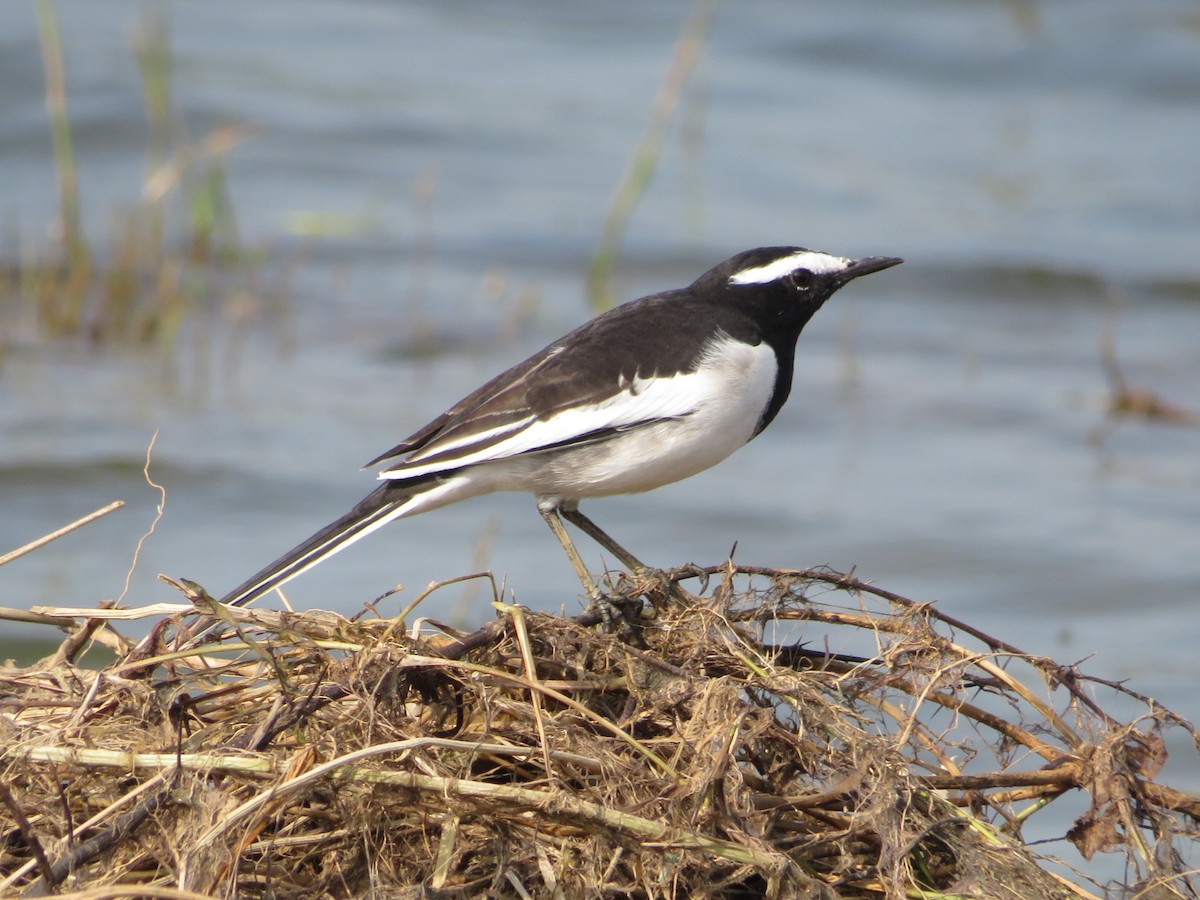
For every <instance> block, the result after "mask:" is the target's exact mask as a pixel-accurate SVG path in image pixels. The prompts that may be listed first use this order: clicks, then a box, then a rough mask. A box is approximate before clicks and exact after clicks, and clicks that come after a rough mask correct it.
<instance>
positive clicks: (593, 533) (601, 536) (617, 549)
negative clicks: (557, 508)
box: [561, 506, 649, 572]
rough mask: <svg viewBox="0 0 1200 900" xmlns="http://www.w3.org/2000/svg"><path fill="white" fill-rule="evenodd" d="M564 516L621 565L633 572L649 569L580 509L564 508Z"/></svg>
mask: <svg viewBox="0 0 1200 900" xmlns="http://www.w3.org/2000/svg"><path fill="white" fill-rule="evenodd" d="M561 511H562V515H563V518H565V519H566V520H567V521H568V522H570V523H571V524H572V525H574V526H575V527H576V528H578V529H579V530H580V531H582V532H583V533H584V534H586V535H587V536H588V537H590V538H591V539H592V540H593V541H595V542H596V543H597V544H599V545H600V546H601V547H603V548H604V549H605V550H607V551H608V552H609V553H611V554H612V555H613V556H615V557H616V558H617V559H619V560H620V561H621V565H623V566H625V568H627V569H630V570H631V571H633V572H646V571H648V570H649V567H648V566H647V565H646V564H645V563H643V562H642V561H641V560H639V559H638V558H637V557H636V556H634V555H633V554H632V553H630V552H629V551H628V550H626V549H625V548H624V547H622V546H621V545H620V544H618V543H617V542H616V541H614V540H613V539H612V538H611V537H610V536H609V534H608V532H606V531H605V530H604V529H602V528H601V527H600V526H599V525H597V524H596V523H595V522H593V521H592V520H591V519H589V518H588V517H587V516H585V515H584V514H583V513H581V512H580V511H579V508H578V507H571V506H564V507H562V510H561Z"/></svg>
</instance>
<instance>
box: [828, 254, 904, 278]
mask: <svg viewBox="0 0 1200 900" xmlns="http://www.w3.org/2000/svg"><path fill="white" fill-rule="evenodd" d="M902 262H904V260H902V259H900V257H898V256H864V257H863V258H862V259H856V260H855V261H854V262H852V263H850V265H849V266H847V267H846V268H845V269H844V270H843V271H842V272H841V273H839V274H838V282H839V284H845V283H846V282H847V281H851V280H853V279H855V278H858V277H859V276H860V275H870V274H871V273H872V272H882V271H883V270H884V269H890V268H891V267H892V266H898V265H900V263H902Z"/></svg>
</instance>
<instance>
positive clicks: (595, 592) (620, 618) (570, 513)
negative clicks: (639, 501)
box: [538, 499, 642, 639]
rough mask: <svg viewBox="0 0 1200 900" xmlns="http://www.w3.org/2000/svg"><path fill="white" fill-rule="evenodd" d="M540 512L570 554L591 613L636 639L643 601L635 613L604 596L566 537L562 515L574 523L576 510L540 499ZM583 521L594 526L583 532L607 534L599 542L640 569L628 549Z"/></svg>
mask: <svg viewBox="0 0 1200 900" xmlns="http://www.w3.org/2000/svg"><path fill="white" fill-rule="evenodd" d="M538 512H539V513H541V516H542V518H543V519H545V520H546V524H547V525H549V526H550V530H551V531H553V532H554V536H555V537H556V538H558V542H559V543H560V544H561V545H562V548H563V552H564V553H566V554H567V559H569V560H570V561H571V566H572V568H574V569H575V574H576V575H577V576H578V577H579V581H580V583H581V584H582V585H583V588H584V590H585V591H587V595H588V600H589V604H588V610H589V612H592V613H595V614H596V615H598V616H599V617H600V621H601V622H603V624H604V627H605V628H606V629H607V630H608V631H610V632H612V633H615V634H618V635H627V636H629V637H630V638H633V639H636V638H634V636H633V633H632V630H631V628H630V625H631V624H632V623H633V621H634V620H635V619H636V616H637V614H640V613H641V608H642V605H641V602H640V601H637V602H636V610H635V611H634V610H632V607H631V604H630V603H629V601H616V600H613V599H612V598H610V597H608V596H606V595H605V593H604V592H603V591H602V590H601V589H600V585H598V584H597V583H596V580H595V579H594V578H592V573H591V572H589V571H588V568H587V566H586V565H584V563H583V558H582V557H581V556H580V555H579V551H578V550H577V549H576V548H575V543H574V541H572V540H571V536H570V535H569V534H567V529H566V526H565V525H563V523H562V518H561V516H563V515H565V516H567V517H569V518H570V519H571V521H575V518H574V516H575V515H577V512H576V510H574V509H573V508H571V507H567V508H564V507H563V506H562V504H561V502H557V501H549V500H542V499H539V500H538ZM584 521H585V522H587V524H588V526H591V527H590V529H589V528H587V527H584V526H580V527H582V528H583V530H584V531H586V532H587V533H588V534H592V533H593V532H596V533H599V534H602V535H604V537H605V538H606V539H607V540H606V541H600V543H601V544H603V545H604V546H609V545H610V544H611V546H612V547H613V548H616V549H615V550H613V551H612V552H614V553H617V556H618V557H619V558H620V559H621V561H622V562H626V561H627V560H628V561H630V562H627V565H631V566H637V567H641V563H639V562H638V561H637V560H636V559H634V558H633V556H631V555H630V554H629V553H627V552H626V551H625V550H623V549H621V547H620V546H619V545H618V544H617V543H616V542H615V541H613V540H612V538H609V537H608V535H606V534H604V532H603V531H600V529H599V528H597V527H596V526H595V525H594V524H593V523H592V522H591V520H589V519H587V518H584ZM618 551H619V552H618Z"/></svg>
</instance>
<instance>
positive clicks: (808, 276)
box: [787, 269, 813, 291]
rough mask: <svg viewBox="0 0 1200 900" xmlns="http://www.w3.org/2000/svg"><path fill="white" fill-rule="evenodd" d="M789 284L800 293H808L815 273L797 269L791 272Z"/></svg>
mask: <svg viewBox="0 0 1200 900" xmlns="http://www.w3.org/2000/svg"><path fill="white" fill-rule="evenodd" d="M787 283H788V284H789V285H791V286H792V287H794V288H795V289H796V290H798V291H807V290H808V289H809V288H810V287H812V284H813V273H812V272H810V271H808V269H796V270H795V271H793V272H789V273H788V276H787Z"/></svg>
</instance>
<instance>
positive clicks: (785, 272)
mask: <svg viewBox="0 0 1200 900" xmlns="http://www.w3.org/2000/svg"><path fill="white" fill-rule="evenodd" d="M902 262H904V260H902V259H898V258H897V257H894V256H867V257H863V258H862V259H849V258H847V257H845V256H834V255H833V254H832V253H822V252H821V251H819V250H806V249H805V248H804V247H759V248H758V249H757V250H747V251H746V252H744V253H739V254H738V255H737V256H734V257H731V258H730V259H727V260H725V262H723V263H721V264H720V265H719V266H717V267H716V268H714V269H712V270H710V271H708V272H706V273H705V274H704V275H702V276H700V278H699V280H698V281H697V282H696V286H697V287H700V286H703V287H705V288H706V289H708V290H712V291H717V292H719V293H720V294H721V295H722V296H724V297H726V298H727V299H728V300H730V301H732V302H735V303H744V304H746V305H749V306H753V307H757V308H759V309H760V310H762V311H763V312H769V313H770V314H771V315H772V316H773V317H775V318H777V319H778V320H782V321H783V322H786V323H789V324H794V325H796V326H801V327H802V326H803V325H804V323H805V322H807V321H808V319H809V318H810V317H811V316H812V314H813V313H815V312H816V311H817V310H818V309H820V308H821V304H823V303H824V302H825V301H826V300H828V299H829V298H830V297H831V296H832V295H833V294H834V292H836V291H837V290H838V289H839V288H841V287H842V286H844V285H846V284H848V283H849V282H851V281H853V280H854V279H855V278H858V277H859V276H861V275H869V274H870V273H872V272H879V271H882V270H883V269H890V268H891V267H892V266H897V265H899V264H900V263H902Z"/></svg>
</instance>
